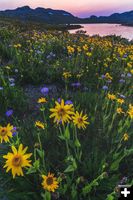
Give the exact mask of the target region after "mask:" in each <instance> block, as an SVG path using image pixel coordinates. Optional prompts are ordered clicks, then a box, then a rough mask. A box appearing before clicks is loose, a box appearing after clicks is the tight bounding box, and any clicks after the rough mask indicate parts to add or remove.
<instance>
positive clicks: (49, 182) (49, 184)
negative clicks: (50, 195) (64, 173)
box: [42, 173, 59, 192]
mask: <svg viewBox="0 0 133 200" xmlns="http://www.w3.org/2000/svg"><path fill="white" fill-rule="evenodd" d="M42 178H43V181H42V186H43V189H45V190H48V191H49V192H54V191H55V190H56V189H57V188H58V187H59V183H58V181H57V178H56V177H54V174H50V173H48V175H47V176H45V175H42Z"/></svg>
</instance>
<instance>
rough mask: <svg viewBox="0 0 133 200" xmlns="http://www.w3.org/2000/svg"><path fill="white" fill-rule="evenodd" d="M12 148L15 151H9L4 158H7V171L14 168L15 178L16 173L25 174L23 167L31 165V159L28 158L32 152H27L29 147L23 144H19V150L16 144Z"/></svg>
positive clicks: (5, 166)
mask: <svg viewBox="0 0 133 200" xmlns="http://www.w3.org/2000/svg"><path fill="white" fill-rule="evenodd" d="M11 148H12V152H13V153H8V154H7V155H4V156H3V158H5V159H7V160H6V164H5V165H4V168H7V169H6V172H8V171H9V170H12V175H13V178H15V176H16V175H18V176H23V170H22V168H24V167H30V166H31V164H30V162H31V160H28V159H29V158H30V157H31V155H32V153H29V154H25V153H26V151H27V147H26V148H23V145H22V144H20V145H19V148H18V150H17V149H16V148H15V146H12V147H11Z"/></svg>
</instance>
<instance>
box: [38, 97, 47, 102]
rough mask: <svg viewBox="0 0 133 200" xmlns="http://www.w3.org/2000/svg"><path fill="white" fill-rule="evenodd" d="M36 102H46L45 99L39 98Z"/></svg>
mask: <svg viewBox="0 0 133 200" xmlns="http://www.w3.org/2000/svg"><path fill="white" fill-rule="evenodd" d="M37 102H38V103H47V100H46V98H44V97H41V98H39V99H38V101H37Z"/></svg>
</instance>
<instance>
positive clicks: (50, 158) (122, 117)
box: [0, 22, 133, 200]
mask: <svg viewBox="0 0 133 200" xmlns="http://www.w3.org/2000/svg"><path fill="white" fill-rule="evenodd" d="M0 24H1V27H0V142H1V144H0V166H1V167H0V184H1V188H0V198H1V199H2V198H7V199H9V200H15V199H19V200H21V199H23V200H24V199H25V200H27V199H28V200H30V199H45V200H50V199H53V200H54V199H60V200H65V199H66V200H70V199H71V200H72V199H73V200H78V199H79V200H103V199H106V200H113V199H117V196H118V190H119V189H118V185H119V184H131V183H132V178H133V162H132V161H133V160H132V157H133V143H132V140H133V132H132V128H133V92H132V91H133V81H132V77H133V44H132V42H128V41H127V40H126V39H121V38H120V37H116V36H110V37H103V38H101V37H99V36H93V37H89V36H85V35H83V34H75V35H72V34H69V33H62V32H57V31H52V32H50V31H40V30H39V29H38V28H36V27H35V26H34V30H33V29H31V30H29V29H28V30H26V28H25V27H24V26H19V24H18V25H17V26H16V25H13V24H10V23H8V22H7V23H3V22H0ZM40 29H41V28H40ZM27 91H28V92H27ZM26 146H27V147H28V149H27V148H25V147H26Z"/></svg>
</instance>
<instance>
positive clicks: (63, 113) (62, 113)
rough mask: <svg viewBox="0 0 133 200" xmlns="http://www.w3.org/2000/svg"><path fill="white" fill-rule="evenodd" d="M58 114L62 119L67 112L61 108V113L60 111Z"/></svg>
mask: <svg viewBox="0 0 133 200" xmlns="http://www.w3.org/2000/svg"><path fill="white" fill-rule="evenodd" d="M58 114H59V116H60V117H62V116H63V115H65V110H64V109H63V108H61V109H60V110H59V111H58Z"/></svg>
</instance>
